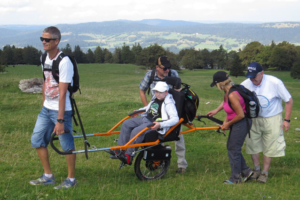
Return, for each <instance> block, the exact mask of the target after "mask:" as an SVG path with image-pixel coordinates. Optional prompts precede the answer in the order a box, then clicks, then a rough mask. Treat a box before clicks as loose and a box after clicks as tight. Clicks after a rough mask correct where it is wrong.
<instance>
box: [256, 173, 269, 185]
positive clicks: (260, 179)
mask: <svg viewBox="0 0 300 200" xmlns="http://www.w3.org/2000/svg"><path fill="white" fill-rule="evenodd" d="M267 180H268V176H267V175H266V174H263V173H261V174H260V176H259V177H258V179H257V180H256V181H257V182H259V183H266V182H267Z"/></svg>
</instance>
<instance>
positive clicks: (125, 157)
mask: <svg viewBox="0 0 300 200" xmlns="http://www.w3.org/2000/svg"><path fill="white" fill-rule="evenodd" d="M116 157H117V158H118V159H119V160H121V161H122V162H123V163H124V164H127V165H131V164H132V160H133V157H132V156H130V155H128V154H124V153H120V154H119V155H116Z"/></svg>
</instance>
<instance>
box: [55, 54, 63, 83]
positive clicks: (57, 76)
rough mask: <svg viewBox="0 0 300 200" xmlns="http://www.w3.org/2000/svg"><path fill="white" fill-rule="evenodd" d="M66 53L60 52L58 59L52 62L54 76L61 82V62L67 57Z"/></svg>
mask: <svg viewBox="0 0 300 200" xmlns="http://www.w3.org/2000/svg"><path fill="white" fill-rule="evenodd" d="M65 56H66V55H65V54H64V53H61V54H59V56H58V57H57V59H56V60H53V63H52V76H53V78H54V79H55V81H56V82H57V83H59V67H58V66H59V63H60V61H61V60H62V59H63V58H64V57H65Z"/></svg>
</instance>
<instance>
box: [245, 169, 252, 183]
mask: <svg viewBox="0 0 300 200" xmlns="http://www.w3.org/2000/svg"><path fill="white" fill-rule="evenodd" d="M253 174H254V172H253V171H252V170H250V172H249V173H248V174H247V175H245V176H243V177H242V182H246V181H248V180H249V179H250V178H251V177H252V176H253Z"/></svg>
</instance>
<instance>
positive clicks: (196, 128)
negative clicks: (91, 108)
mask: <svg viewBox="0 0 300 200" xmlns="http://www.w3.org/2000/svg"><path fill="white" fill-rule="evenodd" d="M140 113H142V112H140ZM140 113H135V115H133V116H129V115H128V116H126V117H125V118H123V119H122V120H121V121H119V122H118V123H117V124H116V125H115V126H113V127H112V128H111V129H110V130H109V131H107V132H106V133H94V134H93V135H94V136H110V135H113V134H120V131H114V130H115V129H116V128H117V127H118V126H119V125H120V124H122V123H123V122H124V121H125V120H127V119H129V118H131V117H134V116H136V115H138V114H140ZM182 122H183V118H181V119H180V120H179V122H178V123H177V124H176V125H174V126H172V127H171V128H170V129H169V130H168V132H167V133H166V134H165V136H164V137H166V136H167V135H168V134H170V133H171V132H172V131H173V130H174V129H175V128H176V127H177V126H178V125H180V124H181V123H182ZM182 125H184V126H186V127H187V128H188V130H186V131H182V132H180V133H179V134H180V135H181V134H186V133H190V132H193V131H197V130H210V129H222V128H221V127H220V126H213V127H193V126H192V125H191V124H188V123H184V124H182ZM150 128H151V127H146V128H144V129H143V130H141V131H140V132H139V133H138V134H137V135H136V136H134V137H133V138H132V139H131V140H130V141H128V142H127V143H126V144H125V145H123V146H113V147H110V149H111V150H114V149H122V150H125V149H128V148H132V147H145V146H151V145H157V144H159V143H160V141H159V139H157V140H156V141H154V142H145V143H138V144H131V143H132V142H133V141H134V140H135V139H136V138H137V137H139V136H140V135H141V134H142V133H143V132H145V131H146V130H148V129H150Z"/></svg>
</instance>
